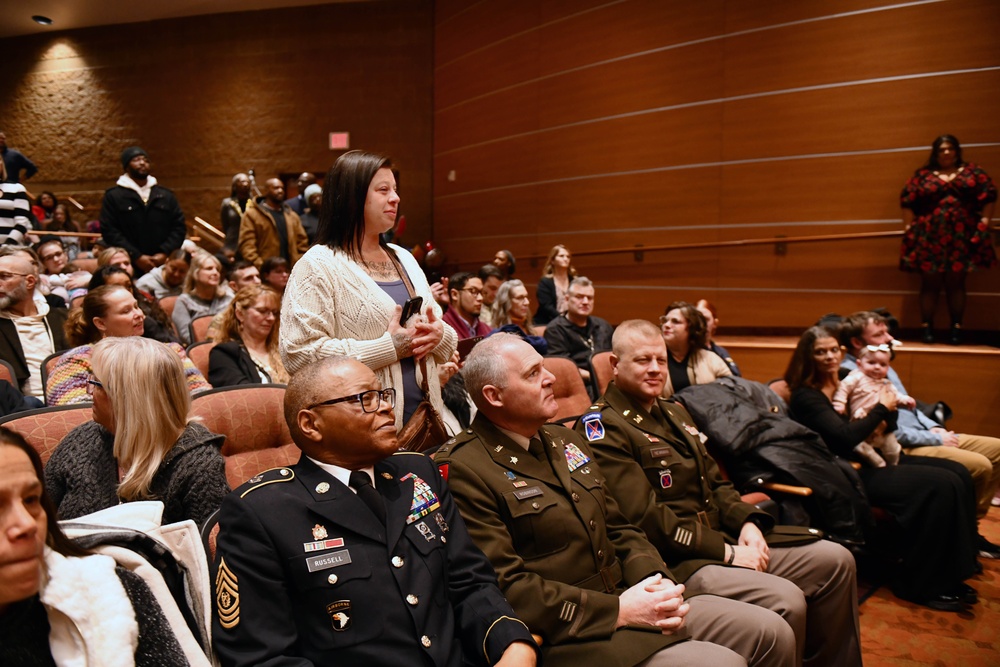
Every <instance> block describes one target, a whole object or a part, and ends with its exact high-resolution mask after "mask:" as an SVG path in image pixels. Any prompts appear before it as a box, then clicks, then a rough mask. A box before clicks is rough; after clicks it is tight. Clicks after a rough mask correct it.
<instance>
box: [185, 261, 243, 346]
mask: <svg viewBox="0 0 1000 667" xmlns="http://www.w3.org/2000/svg"><path fill="white" fill-rule="evenodd" d="M232 300H233V291H232V290H231V289H229V285H228V284H226V281H224V280H223V279H222V262H220V261H219V260H218V258H216V257H215V256H214V255H210V254H209V253H207V252H204V251H199V252H197V253H195V254H194V255H193V256H192V257H191V268H190V269H188V273H187V277H186V278H184V293H183V294H181V295H180V296H179V297H177V303H175V304H174V312H173V316H172V317H173V320H174V327H175V328H176V329H177V335H178V336H180V339H181V342H182V343H184V344H185V345H189V344H190V343H191V342H192V341H191V330H190V326H191V320H193V319H195V318H196V317H201V316H203V315H215V314H217V313H220V312H222V311H223V310H225V308H226V306H228V305H229V302H230V301H232Z"/></svg>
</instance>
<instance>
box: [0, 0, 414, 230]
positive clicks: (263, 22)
mask: <svg viewBox="0 0 1000 667" xmlns="http://www.w3.org/2000/svg"><path fill="white" fill-rule="evenodd" d="M232 4H233V7H234V9H238V4H239V3H232ZM25 11H26V10H25ZM433 34H434V25H433V0H382V1H380V2H355V3H350V2H346V3H333V4H329V5H317V6H310V7H296V8H290V9H279V10H268V11H255V12H236V13H230V14H219V15H209V16H194V17H188V18H179V19H170V20H162V21H152V22H145V23H135V24H128V25H109V26H101V27H95V28H85V29H79V30H64V31H54V32H49V33H42V34H37V35H30V36H24V37H14V38H7V39H3V40H0V48H2V52H3V54H4V65H3V67H2V68H0V90H3V91H4V95H3V96H2V97H0V129H3V130H5V131H6V133H7V139H8V142H9V144H10V145H11V146H12V147H14V148H18V149H20V150H22V151H23V152H24V153H25V154H26V155H28V156H29V157H31V158H32V159H33V160H34V161H35V162H36V163H37V164H38V166H39V168H40V171H39V173H38V175H37V176H35V177H34V178H33V179H31V180H30V181H29V182H28V183H27V185H28V187H29V189H30V190H31V191H32V192H34V193H35V194H37V193H38V192H40V191H41V190H53V191H55V192H56V193H57V194H72V195H73V196H74V197H76V198H77V199H78V200H79V201H81V202H83V203H84V204H85V205H86V206H87V207H88V210H87V211H86V212H85V213H80V214H78V221H80V222H83V221H84V220H90V219H93V218H96V217H97V212H98V211H99V209H100V202H101V196H102V195H103V193H104V190H105V189H106V188H109V187H111V186H112V185H114V183H115V180H116V179H117V178H118V176H119V175H120V174H121V173H122V167H121V163H120V162H119V155H120V153H121V151H122V149H123V148H125V147H126V146H128V145H132V144H139V145H141V146H142V147H143V148H145V149H146V150H147V151H148V152H149V155H150V159H151V161H152V173H153V175H154V176H156V177H157V178H158V179H159V181H160V182H161V183H162V184H163V185H164V186H166V187H168V188H171V189H173V190H174V192H175V193H176V194H177V198H178V200H179V201H180V204H181V208H182V209H183V210H184V213H185V214H186V215H187V217H188V219H189V220H190V219H192V218H193V217H194V216H196V215H197V216H201V217H202V218H204V219H205V220H208V221H209V222H213V223H215V224H218V220H219V208H220V202H221V201H222V198H223V197H227V196H229V191H230V184H231V179H232V176H233V174H235V173H237V172H245V171H247V170H248V169H251V168H253V169H255V171H256V174H257V181H258V183H259V184H260V185H261V186H262V187H263V184H264V181H265V180H266V179H267V178H270V177H273V176H276V175H278V174H298V173H300V172H302V171H313V172H318V173H326V171H327V170H328V169H329V168H330V166H331V165H332V164H333V162H334V160H336V159H337V157H339V156H340V155H341V154H342V153H343V151H340V150H330V149H329V143H328V133H330V132H339V131H346V132H350V135H351V147H352V148H363V149H367V150H371V151H377V152H382V153H387V154H389V155H391V156H392V157H393V159H394V163H395V164H396V166H397V167H398V168H399V169H400V171H401V175H400V181H401V183H402V186H403V188H404V194H403V199H402V204H401V207H400V213H401V214H403V215H405V216H406V218H407V224H408V229H409V232H408V234H407V235H408V236H410V237H412V238H413V239H421V240H422V239H425V238H427V237H428V236H429V235H430V230H431V209H432V198H431V188H432V177H431V165H432V155H431V153H432V141H433V138H432V131H433V49H434V44H433ZM290 194H291V193H290Z"/></svg>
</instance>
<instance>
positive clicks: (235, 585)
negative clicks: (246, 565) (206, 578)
mask: <svg viewBox="0 0 1000 667" xmlns="http://www.w3.org/2000/svg"><path fill="white" fill-rule="evenodd" d="M215 601H216V607H217V610H218V614H219V625H221V626H222V627H223V628H225V629H226V630H230V629H232V628H235V627H236V626H237V625H239V624H240V584H239V581H238V580H237V579H236V575H235V574H233V572H232V570H230V569H229V566H228V565H226V558H225V556H223V557H222V558H220V559H219V572H218V574H216V575H215Z"/></svg>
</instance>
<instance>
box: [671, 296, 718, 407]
mask: <svg viewBox="0 0 1000 667" xmlns="http://www.w3.org/2000/svg"><path fill="white" fill-rule="evenodd" d="M660 332H661V333H662V334H663V341H664V342H665V343H666V344H667V371H668V372H667V381H666V382H665V383H664V384H663V398H670V397H671V396H673V395H674V394H675V393H676V392H678V391H680V390H681V389H684V388H685V387H690V386H691V385H694V384H708V383H709V382H712V381H713V380H717V379H719V378H721V377H725V376H727V375H732V374H733V372H732V371H731V370H729V366H727V365H726V362H725V361H723V360H722V357H720V356H719V355H717V354H715V353H714V352H712V351H711V350H708V349H706V347H705V337H706V335H707V333H708V325H707V324H706V322H705V316H704V315H702V314H701V313H700V312H698V309H697V308H695V307H694V306H692V305H691V304H690V303H688V302H686V301H674V302H673V303H672V304H670V305H669V306H667V311H666V315H664V316H663V317H661V318H660Z"/></svg>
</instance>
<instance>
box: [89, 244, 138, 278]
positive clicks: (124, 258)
mask: <svg viewBox="0 0 1000 667" xmlns="http://www.w3.org/2000/svg"><path fill="white" fill-rule="evenodd" d="M105 266H115V267H118V268H119V269H124V270H125V272H126V273H128V275H129V277H132V276H134V275H135V268H133V266H132V257H131V256H130V255H129V254H128V250H126V249H125V248H119V247H118V246H110V247H108V248H105V249H104V250H102V251H101V252H99V253H97V268H98V269H103V268H104V267H105Z"/></svg>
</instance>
